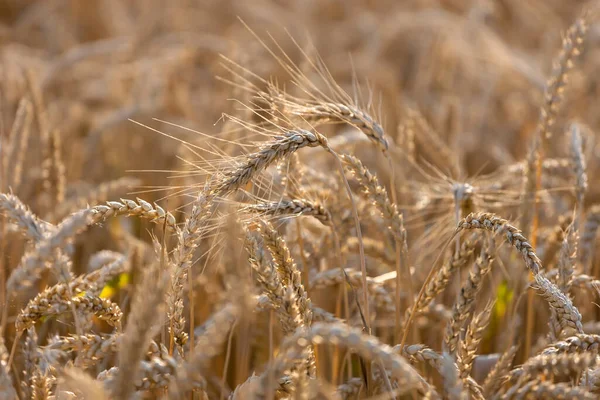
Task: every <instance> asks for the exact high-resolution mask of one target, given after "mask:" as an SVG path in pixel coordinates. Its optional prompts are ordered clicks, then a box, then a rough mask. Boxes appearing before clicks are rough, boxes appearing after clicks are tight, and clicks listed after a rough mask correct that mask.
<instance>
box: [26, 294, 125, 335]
mask: <svg viewBox="0 0 600 400" xmlns="http://www.w3.org/2000/svg"><path fill="white" fill-rule="evenodd" d="M69 293H70V290H69V288H68V287H67V285H66V284H64V283H59V284H57V285H55V286H53V287H51V288H48V289H46V290H45V291H43V292H41V293H40V294H38V295H37V296H36V297H35V298H34V299H32V300H31V301H29V303H28V304H27V306H26V307H25V308H24V309H23V310H21V311H20V312H19V315H18V316H17V319H16V321H15V328H16V330H17V332H18V333H19V334H20V333H22V332H23V331H24V330H25V329H27V328H29V327H31V326H33V325H34V324H35V323H36V322H38V321H39V320H40V319H41V318H43V317H48V316H55V315H60V314H63V313H66V312H70V311H71V305H73V307H74V308H75V310H76V311H77V312H80V313H93V314H95V315H96V316H97V317H98V318H99V319H102V320H105V321H106V322H107V323H108V324H109V325H111V326H114V327H115V328H117V329H120V326H121V317H122V315H123V313H122V312H121V310H120V308H119V306H118V305H117V304H115V303H113V302H111V301H110V300H108V299H103V298H100V297H97V296H90V295H87V294H86V295H83V296H75V297H71V296H70V294H69Z"/></svg>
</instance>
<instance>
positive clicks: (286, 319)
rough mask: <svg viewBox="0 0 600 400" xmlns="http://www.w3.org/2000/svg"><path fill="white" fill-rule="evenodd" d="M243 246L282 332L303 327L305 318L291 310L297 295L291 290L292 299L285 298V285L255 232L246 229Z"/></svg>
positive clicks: (287, 332) (289, 331) (296, 300)
mask: <svg viewBox="0 0 600 400" xmlns="http://www.w3.org/2000/svg"><path fill="white" fill-rule="evenodd" d="M245 247H246V249H247V251H248V254H249V256H250V257H249V262H250V266H251V267H252V269H253V270H254V271H255V272H256V275H257V276H256V278H257V280H258V282H259V283H260V285H261V286H262V288H263V289H264V290H265V292H266V296H267V298H268V299H269V301H270V302H271V304H272V305H273V307H274V308H275V312H276V313H277V315H278V316H279V322H280V324H281V329H282V330H283V332H284V333H286V334H289V333H292V332H294V331H295V330H296V329H297V328H299V327H305V326H306V321H305V318H294V315H293V312H292V311H291V307H292V305H294V303H295V305H296V309H298V308H297V303H298V298H297V295H296V294H295V293H294V292H293V291H292V296H293V298H292V301H291V302H290V301H289V296H287V297H288V298H287V299H286V286H285V285H283V283H282V282H281V276H280V274H279V273H278V272H277V270H276V267H275V265H274V263H270V262H269V261H268V260H267V258H266V254H265V250H266V249H265V246H264V244H263V243H262V241H261V240H260V236H259V235H258V233H256V232H250V231H248V232H247V234H246V242H245ZM296 316H298V315H296Z"/></svg>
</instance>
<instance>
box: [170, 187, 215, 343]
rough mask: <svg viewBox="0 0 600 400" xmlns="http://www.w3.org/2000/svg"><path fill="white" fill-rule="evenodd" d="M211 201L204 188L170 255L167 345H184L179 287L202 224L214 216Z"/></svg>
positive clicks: (182, 283) (183, 324)
mask: <svg viewBox="0 0 600 400" xmlns="http://www.w3.org/2000/svg"><path fill="white" fill-rule="evenodd" d="M213 199H214V195H213V193H212V192H211V191H210V189H209V188H208V186H207V187H206V189H205V190H203V191H202V192H201V193H200V194H199V195H198V198H197V199H196V201H195V202H194V203H193V207H192V211H191V213H190V215H189V216H188V217H187V218H186V220H185V223H184V225H183V228H182V229H181V230H179V231H178V235H177V247H176V248H175V250H174V251H173V255H172V261H171V263H170V265H171V268H172V272H171V285H170V288H169V291H168V296H167V314H168V316H169V332H170V335H171V341H174V342H175V344H177V345H178V346H181V345H183V344H185V342H186V341H187V333H186V332H185V318H184V316H183V287H184V283H185V281H186V279H187V276H188V272H189V269H190V268H191V266H192V263H193V261H192V259H193V256H194V252H195V251H196V248H197V247H198V245H199V244H200V240H201V239H202V237H203V234H204V233H205V224H206V220H207V219H208V218H209V217H210V215H211V214H212V213H213V212H214V204H213V202H212V200H213Z"/></svg>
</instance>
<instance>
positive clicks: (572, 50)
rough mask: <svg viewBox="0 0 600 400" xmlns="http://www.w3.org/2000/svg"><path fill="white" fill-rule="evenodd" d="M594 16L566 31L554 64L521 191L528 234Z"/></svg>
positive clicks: (587, 14)
mask: <svg viewBox="0 0 600 400" xmlns="http://www.w3.org/2000/svg"><path fill="white" fill-rule="evenodd" d="M593 17H595V15H593V13H591V12H588V11H586V12H584V13H583V14H582V15H581V16H580V17H579V18H578V19H577V20H576V21H575V22H574V23H573V24H572V25H571V27H569V29H568V30H567V33H566V35H565V36H564V38H563V45H562V49H561V52H560V54H559V55H558V57H557V58H556V60H555V61H554V70H553V71H552V76H551V78H550V80H549V81H548V83H547V85H546V88H545V91H544V102H543V103H542V106H541V109H540V116H539V121H538V125H537V128H536V131H535V133H534V136H533V143H532V145H531V148H530V150H529V153H528V155H527V160H526V162H527V163H526V166H525V173H524V177H525V179H524V182H523V189H522V201H523V202H522V205H521V210H520V214H521V226H522V227H523V229H525V234H526V235H528V234H529V229H531V228H530V227H531V225H532V223H531V222H532V220H533V219H534V216H533V214H534V213H535V212H536V211H535V210H536V206H535V201H536V190H537V189H538V188H539V183H541V177H542V162H543V159H544V158H545V157H546V156H547V155H546V153H547V152H548V148H549V143H550V139H551V137H552V134H553V129H554V124H555V122H556V118H557V116H558V114H559V112H560V109H561V107H562V105H563V95H564V91H565V87H566V86H567V84H568V74H569V72H570V71H571V69H573V66H574V60H575V58H576V57H577V56H578V55H579V54H580V53H581V50H582V48H583V42H584V38H585V35H586V33H587V30H588V25H589V23H590V22H591V19H592V18H593Z"/></svg>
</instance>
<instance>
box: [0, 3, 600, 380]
mask: <svg viewBox="0 0 600 400" xmlns="http://www.w3.org/2000/svg"><path fill="white" fill-rule="evenodd" d="M587 4H591V2H588V1H583V0H378V1H376V0H297V1H292V0H289V1H284V0H279V1H277V0H272V1H266V0H218V1H214V0H40V1H29V0H0V47H1V57H2V58H1V60H0V82H1V83H0V137H1V138H2V141H1V142H0V146H2V148H6V143H7V142H8V140H7V139H8V138H9V136H11V135H12V133H11V132H12V131H15V130H16V129H17V128H15V127H18V126H19V124H23V119H25V120H26V119H27V118H25V117H23V116H24V115H26V116H29V117H28V118H29V125H27V126H28V127H29V129H28V131H27V133H28V134H27V135H25V134H23V133H22V132H21V136H20V137H21V138H24V139H22V140H21V142H20V143H21V144H20V145H21V146H23V149H24V151H23V152H16V153H14V154H18V157H22V158H23V160H22V161H23V164H22V165H23V171H22V172H21V175H22V178H21V179H20V180H19V182H15V180H14V178H11V180H8V177H14V176H15V175H14V171H11V168H13V166H14V165H16V164H14V163H13V162H15V160H12V159H7V158H6V156H4V158H3V162H2V173H0V179H2V180H1V181H0V187H1V190H2V192H8V191H13V192H14V193H15V194H16V195H17V196H18V197H19V198H20V199H21V200H22V201H23V202H24V203H25V204H27V205H28V206H30V207H31V208H32V210H33V211H34V212H35V213H36V214H37V215H39V216H40V217H41V218H43V219H45V220H48V221H50V222H52V223H56V222H58V221H60V220H61V219H62V217H64V216H65V215H67V214H68V213H69V212H70V211H73V210H76V209H77V208H78V207H76V206H75V205H74V204H69V202H76V201H78V199H82V198H83V199H87V200H88V201H91V200H92V199H93V200H94V203H95V204H100V203H102V202H104V201H107V200H117V199H119V197H120V196H127V197H130V198H134V197H135V195H136V194H139V196H140V197H142V198H143V199H145V200H148V201H158V202H159V204H161V205H163V206H165V208H167V209H169V210H177V209H178V208H180V206H183V205H185V204H187V203H188V199H185V198H181V196H172V197H169V198H168V201H166V200H164V199H165V197H166V196H167V195H169V194H171V195H172V194H174V193H177V191H178V188H179V186H188V187H189V186H193V185H201V182H197V181H195V180H194V176H193V175H189V174H188V175H187V176H185V177H178V178H172V177H173V176H174V175H178V173H177V171H180V170H185V169H186V168H189V166H188V165H186V161H191V162H194V161H198V159H199V158H200V156H202V154H199V153H198V150H196V151H190V149H189V146H187V147H186V146H185V145H183V144H182V142H187V143H190V144H193V145H197V146H200V147H203V144H202V143H203V141H205V140H206V139H205V137H203V136H202V135H199V134H197V133H194V132H192V131H188V130H185V129H180V128H177V127H174V126H172V125H169V124H166V123H163V122H160V121H157V120H156V119H159V120H164V121H168V122H170V123H173V124H178V125H181V126H183V127H186V128H189V129H192V130H196V131H199V132H203V133H205V134H208V136H211V135H220V134H222V133H223V132H225V131H227V130H228V129H229V128H230V127H229V128H228V127H227V126H226V125H227V124H226V123H224V122H223V121H222V119H221V116H222V114H223V113H228V114H231V115H234V116H239V117H240V118H247V117H248V115H247V113H245V111H244V110H241V107H240V105H239V103H237V102H236V101H233V99H238V100H242V101H245V102H248V100H249V99H248V98H247V96H248V94H247V93H246V92H244V91H243V90H240V89H239V88H236V86H235V85H232V84H228V83H226V82H223V81H222V80H218V79H216V77H217V76H220V77H223V78H224V79H229V80H232V81H233V82H236V77H232V76H231V74H230V72H229V71H228V70H227V69H226V68H224V66H223V64H222V63H223V58H222V57H221V56H222V55H223V56H225V57H227V58H230V59H232V60H234V61H235V62H236V63H239V64H240V65H242V66H243V67H245V68H247V69H248V70H250V71H252V72H253V73H256V74H257V75H259V76H261V77H263V78H265V79H268V78H269V77H271V78H272V79H274V80H277V81H278V82H280V83H281V84H282V85H283V84H286V81H288V80H289V76H288V75H287V74H286V73H285V71H284V70H283V69H282V67H281V66H280V65H279V64H278V63H277V61H276V60H275V59H274V58H273V57H272V56H271V55H270V54H269V53H268V52H267V50H266V49H265V47H264V46H263V45H261V43H260V42H259V41H258V40H257V39H256V38H255V37H254V36H253V35H252V33H251V32H250V31H249V30H248V29H247V28H246V27H245V26H244V24H243V23H242V22H241V21H240V19H241V20H243V21H244V22H245V23H246V24H247V25H248V26H249V27H250V28H251V29H252V30H253V31H254V32H255V33H256V34H257V35H258V36H260V37H261V38H264V39H265V40H266V41H269V40H270V39H268V35H269V34H270V35H272V37H273V38H274V39H275V41H276V42H277V43H278V44H279V45H280V46H281V48H282V49H283V50H284V51H285V52H286V53H287V54H288V55H289V57H290V59H291V61H292V62H293V63H295V64H296V65H298V66H299V67H300V68H301V69H303V63H306V62H307V58H306V57H304V56H303V55H302V54H301V51H300V50H299V49H303V50H305V51H306V52H307V53H308V54H316V52H318V54H319V55H320V56H321V57H322V58H323V60H324V63H325V65H326V66H327V67H328V69H329V71H330V72H331V74H332V76H333V77H334V78H335V80H336V81H337V82H338V83H339V84H340V85H341V86H342V87H343V88H344V89H345V90H346V91H348V92H349V93H352V92H353V78H354V77H357V78H358V81H359V82H360V85H361V87H362V88H363V90H362V93H363V95H362V97H363V101H364V102H368V97H370V96H371V95H372V97H373V103H374V104H375V106H376V107H375V108H376V109H379V110H380V111H378V115H380V116H381V120H382V122H383V125H384V128H385V130H386V133H387V135H388V136H389V137H390V138H391V139H392V140H393V141H394V142H396V143H398V144H400V145H402V144H403V143H406V137H405V134H406V133H407V131H408V130H409V129H408V128H407V125H406V124H405V119H404V116H405V115H406V110H407V109H408V108H414V109H418V110H419V111H420V112H421V113H422V114H423V116H424V118H425V119H426V121H427V122H428V123H429V125H431V127H432V128H433V129H434V130H435V131H436V132H438V134H439V136H440V137H441V139H442V140H443V141H444V142H446V143H448V145H449V146H450V148H451V149H453V150H455V151H456V154H458V156H459V157H460V164H461V166H462V173H463V174H464V175H465V176H454V177H453V178H456V179H459V178H462V179H464V178H466V177H470V176H474V175H477V174H480V173H488V172H493V171H495V170H497V169H498V167H500V166H504V165H512V164H513V163H516V162H517V161H520V160H522V159H523V158H524V156H525V155H526V152H527V149H528V147H529V144H530V142H531V135H532V134H533V132H534V130H535V128H536V124H537V122H538V116H539V110H540V105H541V104H542V100H543V91H544V86H545V84H546V80H547V79H548V77H549V76H550V75H551V71H552V60H553V58H555V57H556V55H557V54H558V53H559V51H560V49H561V45H562V44H561V43H562V34H563V32H564V31H565V30H566V29H567V27H568V26H569V25H570V24H571V23H572V22H573V20H574V19H575V18H576V17H577V15H578V14H579V13H580V11H581V9H582V8H583V7H584V6H586V5H587ZM238 17H239V18H240V19H238ZM292 38H293V39H294V40H295V41H296V42H297V44H298V45H296V44H295V43H294V41H293V40H292ZM270 43H271V44H270V46H271V47H273V44H272V42H270ZM298 46H299V47H298ZM315 50H316V52H315ZM313 52H314V53H313ZM599 67H600V35H599V31H598V28H597V26H596V25H592V26H591V27H590V31H589V33H588V36H587V42H586V45H585V50H584V52H583V54H581V57H580V58H579V60H578V68H576V69H575V70H574V72H573V73H572V74H570V75H569V80H570V86H569V89H568V91H566V92H565V98H566V100H565V104H566V106H565V107H564V111H562V113H561V116H560V121H558V125H557V126H558V128H557V129H561V127H563V126H564V124H565V123H566V122H567V121H573V120H575V121H578V122H579V123H580V124H581V125H582V126H583V127H585V129H586V130H587V132H588V133H589V132H598V131H599V130H600V113H598V111H597V110H598V95H599V94H600V93H599V92H600V85H599V83H600V74H599V73H598V71H599ZM305 70H306V71H310V70H311V69H310V68H306V69H305ZM307 73H308V72H307ZM291 90H293V89H291ZM23 99H26V100H23ZM20 105H21V106H20ZM27 107H30V108H31V112H29V113H27V112H26V111H24V110H26V109H27ZM19 110H21V114H20V113H19V112H20V111H19ZM20 115H21V117H19V116H20ZM250 118H252V116H251V115H250ZM130 119H132V120H135V121H138V122H140V123H142V124H147V125H150V126H152V127H153V128H154V129H156V130H158V131H160V132H163V133H166V134H168V135H171V136H173V138H168V137H165V136H164V135H161V134H160V133H158V132H156V131H153V130H151V129H148V128H147V127H143V126H140V125H137V124H135V123H133V122H131V121H130ZM19 121H21V122H19ZM342 129H344V127H326V128H324V132H325V133H326V134H327V135H328V136H330V137H333V136H335V135H337V134H339V133H340V130H342ZM346 129H347V128H346ZM236 134H237V135H242V136H243V135H244V132H238V133H236ZM227 137H228V138H229V139H233V140H237V139H240V137H229V136H227ZM585 137H586V138H587V139H586V140H588V142H586V152H587V155H588V171H587V173H588V176H590V187H589V191H588V194H587V195H586V201H587V202H588V203H590V204H591V203H596V202H598V195H599V194H600V193H599V192H598V190H599V189H598V185H595V180H594V179H593V177H596V176H600V175H599V174H598V173H597V170H598V169H599V167H600V163H598V162H597V160H598V157H597V156H598V155H599V149H598V146H597V144H596V143H595V142H597V141H594V140H593V137H594V135H590V134H586V135H585ZM565 138H567V135H562V136H557V139H556V140H561V141H562V140H565ZM415 143H416V145H415V146H416V147H415V149H413V151H414V155H415V156H422V157H423V158H424V159H425V160H427V161H430V162H432V163H435V161H436V160H435V157H432V156H431V153H430V152H429V153H428V152H426V151H423V148H424V144H423V143H419V141H418V140H416V141H415ZM206 147H207V146H204V147H203V148H206ZM566 149H568V144H566V143H553V145H552V149H550V154H548V155H547V158H554V157H559V156H563V157H564V155H565V154H567V150H566ZM48 151H51V152H58V153H60V157H54V158H55V159H62V161H63V163H64V171H56V173H53V176H56V177H58V178H57V179H63V180H64V182H60V183H57V184H56V185H54V186H51V187H44V185H46V186H47V185H48V179H46V178H47V177H44V176H43V171H44V170H45V168H43V167H42V164H43V162H45V160H48V159H52V158H53V157H48V156H47V155H48ZM356 152H357V153H358V154H359V155H360V158H361V159H363V160H366V163H367V164H370V166H371V165H373V167H374V168H376V167H377V166H378V165H377V160H376V159H377V158H378V150H377V149H375V148H374V146H362V147H361V148H359V149H356ZM0 154H3V155H5V154H7V153H6V152H4V151H1V152H0ZM17 164H19V165H21V164H20V162H19V163H17ZM381 164H382V165H379V167H383V168H379V169H378V173H379V174H380V176H381V181H382V182H388V179H387V176H386V173H387V172H386V170H385V168H384V167H385V163H383V162H381ZM61 168H62V167H61ZM165 187H166V188H168V190H163V188H165ZM57 188H64V190H65V192H64V193H54V192H56V190H57ZM83 194H85V196H84V195H83ZM401 201H403V199H401ZM63 203H64V204H67V206H65V205H64V204H63ZM79 206H80V207H83V206H85V204H81V205H79ZM174 212H175V211H174ZM506 216H507V217H508V215H506ZM177 217H178V218H179V220H181V218H180V214H177ZM111 224H112V222H111ZM122 224H129V225H127V226H126V227H125V229H124V228H123V225H122ZM149 226H151V224H150V223H148V222H142V221H139V220H138V219H130V220H126V221H121V220H120V221H118V224H117V223H115V224H113V225H110V226H109V228H110V229H111V230H110V233H111V235H112V236H111V235H106V232H105V231H104V230H102V229H104V227H102V228H93V229H91V230H90V232H87V233H86V236H85V237H86V240H85V241H82V242H85V245H80V246H77V249H76V253H75V255H74V258H75V259H79V260H80V261H81V260H86V259H87V258H88V257H89V255H90V254H92V253H94V252H96V251H98V250H101V249H118V246H120V245H119V243H121V242H122V241H119V240H114V239H115V236H118V235H125V234H128V235H131V236H132V237H133V239H135V240H138V239H143V240H145V241H149V238H150V236H149V234H148V231H149ZM124 232H125V233H124ZM129 239H131V238H129ZM133 239H132V240H133ZM22 250H23V247H22V246H11V248H10V249H9V250H7V252H6V253H5V255H6V260H9V261H7V262H6V265H12V266H15V265H16V263H17V262H18V260H19V258H20V254H22ZM152 256H153V255H152ZM74 264H75V265H76V267H75V268H76V269H77V268H79V267H78V266H79V265H83V264H84V263H83V262H80V263H74ZM204 307H205V308H206V309H201V310H199V311H198V313H204V316H206V315H209V312H208V311H209V310H208V308H209V307H208V306H206V305H204ZM199 320H200V319H199ZM544 321H545V320H544ZM544 323H545V322H544ZM246 376H247V375H245V374H239V377H241V378H240V379H238V381H237V382H232V385H233V384H234V383H239V382H240V381H241V379H245V378H246ZM232 387H233V386H232Z"/></svg>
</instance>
